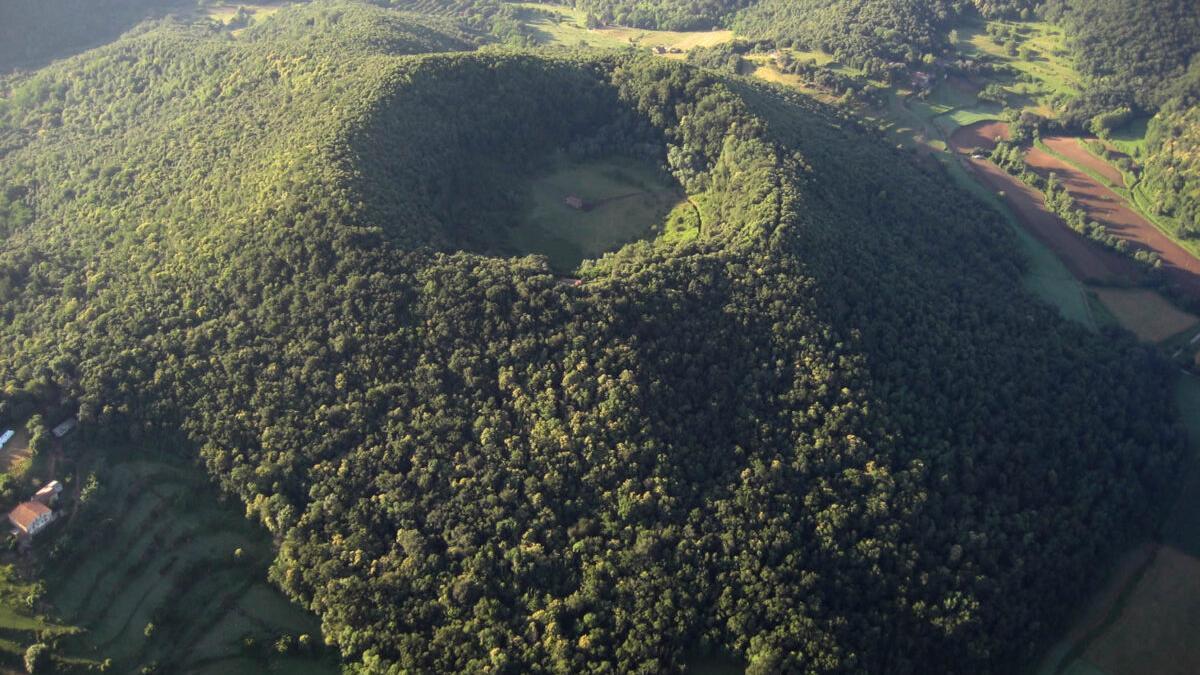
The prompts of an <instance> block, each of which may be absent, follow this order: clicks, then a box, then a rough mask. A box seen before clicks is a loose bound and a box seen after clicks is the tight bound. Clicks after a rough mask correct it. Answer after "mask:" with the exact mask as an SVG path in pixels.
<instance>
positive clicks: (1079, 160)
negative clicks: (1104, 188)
mask: <svg viewBox="0 0 1200 675" xmlns="http://www.w3.org/2000/svg"><path fill="white" fill-rule="evenodd" d="M1089 140H1095V139H1090V138H1082V139H1080V138H1068V137H1066V136H1050V137H1048V138H1043V139H1042V142H1043V143H1045V144H1046V147H1048V148H1050V149H1051V150H1053V151H1054V152H1057V153H1058V154H1060V155H1062V156H1063V157H1066V158H1067V160H1068V161H1070V162H1073V163H1075V164H1076V165H1078V166H1082V167H1083V168H1085V169H1087V170H1089V171H1092V172H1094V173H1095V174H1096V175H1098V176H1100V177H1101V178H1103V179H1104V180H1106V181H1108V182H1109V184H1111V185H1116V186H1118V187H1125V177H1124V176H1122V175H1121V172H1120V171H1118V170H1117V167H1115V166H1113V165H1112V164H1109V163H1108V162H1106V161H1104V160H1102V159H1100V158H1099V157H1097V156H1095V155H1093V154H1092V153H1090V152H1088V151H1087V150H1086V149H1084V147H1083V145H1081V143H1083V142H1085V141H1089Z"/></svg>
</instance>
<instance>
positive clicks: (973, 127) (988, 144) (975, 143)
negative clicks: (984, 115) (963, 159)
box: [950, 121, 1009, 153]
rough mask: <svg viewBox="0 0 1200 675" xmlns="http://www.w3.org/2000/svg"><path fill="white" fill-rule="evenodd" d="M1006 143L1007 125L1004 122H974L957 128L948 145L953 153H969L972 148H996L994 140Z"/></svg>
mask: <svg viewBox="0 0 1200 675" xmlns="http://www.w3.org/2000/svg"><path fill="white" fill-rule="evenodd" d="M997 138H999V139H1000V140H1002V141H1007V140H1008V138H1009V136H1008V125H1007V124H1005V123H1004V122H996V121H989V122H976V123H975V124H968V125H967V126H965V127H959V128H958V129H957V130H956V131H955V132H954V133H953V134H952V135H951V136H950V145H952V146H954V149H955V151H957V152H960V153H969V152H971V150H972V149H974V148H983V149H985V150H991V149H992V148H994V147H996V139H997Z"/></svg>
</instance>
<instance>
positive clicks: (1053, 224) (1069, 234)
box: [950, 121, 1142, 283]
mask: <svg viewBox="0 0 1200 675" xmlns="http://www.w3.org/2000/svg"><path fill="white" fill-rule="evenodd" d="M1008 137H1009V134H1008V125H1007V124H1005V123H1003V122H995V121H990V122H980V123H977V124H971V125H967V126H965V127H961V128H959V129H958V130H957V131H955V132H954V133H953V134H952V135H951V136H950V145H951V147H952V148H953V149H954V151H955V152H956V153H957V154H958V155H959V159H960V161H962V162H964V165H965V166H966V168H967V170H968V171H969V172H970V173H971V174H972V175H973V176H974V177H975V178H976V179H977V180H978V181H979V182H980V183H982V184H984V185H985V186H987V187H989V188H991V189H993V190H995V191H996V192H998V193H999V192H1002V193H1004V195H1003V199H1004V202H1005V204H1007V205H1008V207H1009V208H1011V209H1012V210H1013V211H1014V212H1015V213H1016V214H1017V216H1018V217H1019V218H1020V219H1021V222H1022V223H1024V224H1025V226H1026V228H1027V229H1028V230H1029V231H1030V233H1031V234H1033V235H1034V236H1035V237H1037V238H1038V239H1039V240H1041V241H1042V243H1044V244H1045V245H1046V246H1049V247H1050V248H1051V249H1052V250H1053V251H1054V252H1055V253H1056V254H1058V257H1059V258H1060V259H1061V260H1062V261H1063V264H1064V265H1066V266H1067V269H1069V270H1070V271H1071V273H1072V274H1074V275H1075V277H1076V278H1078V279H1080V280H1083V281H1096V282H1100V283H1113V282H1135V281H1137V280H1138V279H1139V278H1140V277H1141V276H1142V275H1141V271H1140V270H1139V269H1138V267H1137V265H1136V264H1135V263H1134V262H1133V261H1132V260H1129V259H1127V258H1125V257H1123V256H1121V255H1118V254H1117V253H1115V252H1110V251H1108V250H1106V249H1104V248H1102V247H1101V246H1100V245H1099V244H1096V243H1094V242H1091V241H1089V240H1087V239H1086V238H1084V237H1083V236H1082V235H1080V234H1079V233H1077V232H1075V231H1074V230H1072V229H1071V228H1070V227H1068V226H1067V224H1066V223H1064V222H1063V221H1062V219H1061V218H1059V217H1058V216H1056V215H1054V214H1053V213H1051V212H1050V211H1047V210H1046V206H1045V199H1044V197H1043V196H1042V193H1041V192H1039V191H1037V190H1035V189H1033V188H1031V187H1029V186H1028V185H1026V184H1025V183H1022V182H1021V181H1020V180H1018V179H1017V178H1015V177H1013V176H1010V175H1008V174H1007V173H1005V172H1004V170H1002V169H1001V168H1000V167H998V166H996V165H995V164H993V163H992V162H991V161H990V160H987V159H974V158H972V157H971V156H970V154H971V153H972V152H973V151H974V150H975V149H976V148H980V149H984V150H990V149H992V148H994V147H995V145H996V139H997V138H1000V139H1006V138H1008ZM1042 154H1045V153H1042Z"/></svg>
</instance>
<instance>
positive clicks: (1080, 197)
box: [1025, 148, 1200, 298]
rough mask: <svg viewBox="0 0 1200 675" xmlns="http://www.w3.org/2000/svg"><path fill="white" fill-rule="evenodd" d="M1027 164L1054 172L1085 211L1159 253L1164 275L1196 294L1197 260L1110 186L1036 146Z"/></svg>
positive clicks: (1044, 172)
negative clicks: (1102, 183)
mask: <svg viewBox="0 0 1200 675" xmlns="http://www.w3.org/2000/svg"><path fill="white" fill-rule="evenodd" d="M1025 161H1026V162H1027V163H1028V164H1029V166H1030V168H1031V169H1033V170H1034V171H1037V172H1038V173H1040V174H1042V175H1048V174H1050V173H1051V172H1053V173H1055V174H1057V175H1058V177H1059V178H1060V179H1061V180H1062V182H1063V186H1064V187H1066V189H1067V191H1068V192H1070V193H1071V196H1072V197H1074V198H1075V200H1076V201H1077V202H1078V203H1079V206H1080V207H1081V208H1083V210H1084V211H1085V212H1086V213H1087V215H1088V218H1090V219H1092V220H1095V221H1096V222H1098V223H1100V224H1102V225H1104V227H1105V228H1106V229H1107V230H1108V231H1109V232H1111V233H1112V234H1113V235H1115V236H1117V237H1119V238H1121V239H1125V240H1127V241H1128V242H1129V243H1130V245H1132V246H1134V247H1137V248H1142V249H1146V250H1150V251H1155V252H1156V253H1158V255H1160V256H1161V257H1162V260H1163V268H1164V270H1165V271H1166V274H1167V278H1168V279H1170V281H1171V282H1172V283H1174V284H1175V285H1176V286H1178V287H1179V288H1180V289H1181V290H1183V291H1184V292H1186V293H1188V294H1189V295H1192V296H1193V297H1195V298H1200V260H1197V259H1196V257H1195V256H1193V255H1192V254H1191V253H1189V252H1188V251H1186V250H1185V249H1184V248H1183V247H1181V246H1179V245H1178V244H1176V243H1175V242H1173V241H1171V239H1170V238H1168V237H1167V235H1165V234H1163V233H1162V232H1161V231H1160V230H1159V229H1158V228H1157V227H1155V226H1154V225H1153V224H1151V223H1150V222H1149V221H1147V220H1146V219H1145V218H1143V217H1142V216H1141V215H1140V214H1139V213H1137V212H1136V211H1134V210H1133V209H1131V208H1130V207H1129V205H1128V204H1126V203H1125V201H1124V200H1122V199H1121V197H1120V196H1119V195H1117V194H1116V193H1115V192H1113V191H1112V190H1110V189H1108V188H1107V187H1104V186H1102V185H1100V184H1099V183H1097V182H1096V181H1095V180H1094V179H1092V177H1091V176H1089V175H1087V174H1086V173H1084V172H1082V171H1080V170H1078V169H1076V168H1075V167H1073V166H1071V165H1070V164H1068V163H1066V162H1064V161H1062V160H1061V159H1059V158H1057V157H1055V156H1054V155H1051V154H1050V153H1048V152H1044V151H1042V150H1040V149H1038V148H1032V149H1030V151H1029V153H1028V154H1027V155H1026V156H1025Z"/></svg>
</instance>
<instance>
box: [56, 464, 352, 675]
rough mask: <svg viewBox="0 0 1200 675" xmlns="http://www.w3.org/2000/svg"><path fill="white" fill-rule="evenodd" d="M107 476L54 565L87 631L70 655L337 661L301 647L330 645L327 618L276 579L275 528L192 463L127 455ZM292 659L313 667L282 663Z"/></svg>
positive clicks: (125, 668)
mask: <svg viewBox="0 0 1200 675" xmlns="http://www.w3.org/2000/svg"><path fill="white" fill-rule="evenodd" d="M101 485H102V488H103V489H102V492H101V493H100V495H99V496H97V497H95V502H94V504H95V505H94V506H91V507H88V508H87V509H86V510H84V511H83V512H81V513H80V514H79V515H80V518H79V519H78V522H80V523H83V522H86V523H87V524H86V525H85V526H77V528H76V529H74V530H69V531H67V532H66V533H64V534H63V535H62V537H61V539H60V541H59V542H58V544H59V546H58V548H60V549H61V550H62V551H63V552H62V553H61V554H59V555H57V556H56V557H55V559H54V560H52V561H51V564H49V565H47V572H46V575H45V579H44V583H45V586H46V589H47V595H48V599H49V600H50V602H51V603H52V605H53V607H54V608H55V610H56V612H57V613H58V614H59V615H61V616H63V617H69V619H70V621H71V622H72V623H75V624H77V625H79V626H81V627H83V628H85V629H86V630H85V632H83V633H80V634H78V635H75V636H72V637H70V638H67V639H65V640H63V641H62V643H61V647H60V651H61V652H62V653H64V654H69V655H73V656H83V657H86V658H89V659H92V660H95V661H102V660H104V659H112V662H113V664H114V667H115V668H116V669H117V671H118V672H135V671H137V670H138V669H140V668H142V667H145V666H148V665H154V664H157V665H158V666H159V667H160V669H163V670H164V672H165V671H169V672H181V673H188V672H197V671H200V670H206V669H207V671H208V672H232V670H236V668H234V666H233V665H231V666H230V667H229V668H226V667H225V665H223V664H225V663H226V662H229V663H230V664H235V665H236V664H238V663H242V662H248V663H250V664H253V666H252V667H247V668H244V669H243V671H244V672H326V673H329V672H334V671H335V666H334V664H333V663H331V662H329V661H328V660H323V659H318V658H316V657H314V656H305V655H303V654H300V655H297V653H296V652H297V651H298V650H305V649H311V648H313V647H312V646H315V645H318V644H320V638H319V626H318V624H317V621H316V619H315V617H312V616H311V615H308V614H306V613H305V612H303V611H302V610H301V609H300V608H299V607H296V606H295V605H293V604H291V603H290V602H289V601H288V600H286V599H285V598H284V597H283V596H282V595H280V594H279V592H278V591H276V590H275V589H273V588H271V587H269V586H266V585H265V583H264V581H265V577H266V574H265V567H266V563H267V562H268V560H269V558H270V555H271V549H270V546H269V545H268V543H267V542H266V541H265V537H264V534H263V533H261V532H259V531H258V530H257V529H255V528H254V527H253V526H251V525H250V524H249V523H248V522H247V521H246V520H245V518H244V517H243V516H242V515H241V514H240V513H239V512H238V510H237V509H236V508H233V507H232V505H231V506H230V507H223V506H221V505H220V504H218V503H216V501H215V500H214V499H213V498H212V497H213V496H212V494H211V488H210V487H209V486H208V485H206V484H205V483H203V482H202V481H201V480H200V479H198V478H197V477H195V476H193V475H192V474H191V472H190V471H189V470H188V469H187V468H184V467H178V466H174V465H171V464H167V463H162V462H156V461H131V462H125V463H122V464H118V465H116V466H114V467H112V468H110V469H108V470H107V471H105V472H104V473H103V475H102V478H101ZM301 635H306V636H307V637H305V638H303V639H301V638H300V636H301ZM289 652H291V654H290V655H289ZM292 661H295V662H296V664H303V665H297V666H296V668H291V667H290V666H289V667H288V668H287V669H286V670H281V669H280V668H281V666H280V663H282V662H287V663H290V662H292ZM213 669H215V670H213ZM231 669H232V670H231Z"/></svg>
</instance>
